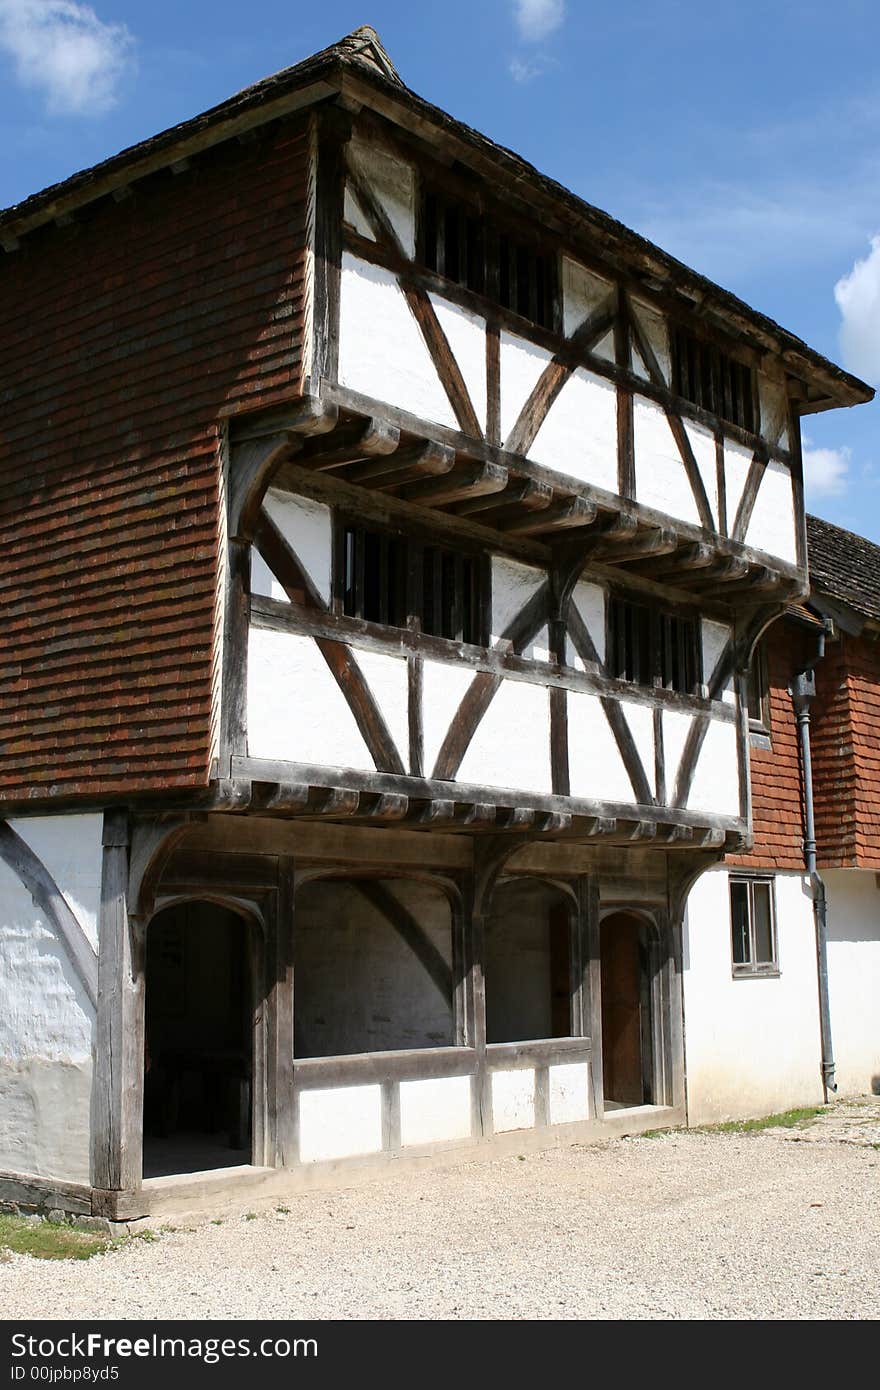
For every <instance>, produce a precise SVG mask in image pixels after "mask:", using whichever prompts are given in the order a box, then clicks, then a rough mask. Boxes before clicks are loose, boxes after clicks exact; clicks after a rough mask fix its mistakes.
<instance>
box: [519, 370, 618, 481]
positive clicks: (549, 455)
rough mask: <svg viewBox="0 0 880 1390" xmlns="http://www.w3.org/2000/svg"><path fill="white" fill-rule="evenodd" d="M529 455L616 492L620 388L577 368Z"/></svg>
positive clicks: (538, 460) (561, 471)
mask: <svg viewBox="0 0 880 1390" xmlns="http://www.w3.org/2000/svg"><path fill="white" fill-rule="evenodd" d="M528 458H530V459H532V460H533V461H534V462H535V463H540V464H542V465H543V467H545V468H553V469H555V470H556V472H557V473H567V474H568V475H569V476H570V477H572V478H578V479H579V480H580V481H581V482H584V483H589V484H591V485H592V486H593V487H599V488H602V489H604V491H605V492H612V493H616V492H617V490H618V484H617V390H616V387H615V386H614V383H613V382H610V381H606V380H605V378H604V377H600V376H596V375H595V374H594V373H593V372H588V371H587V370H586V368H585V367H577V368H576V369H575V371H573V372H572V374H571V376H570V377H569V378H568V380H567V381H566V383H565V385H564V386H563V388H562V390H561V391H560V393H559V395H558V396H557V397H556V400H555V401H554V402H553V404H552V405H551V407H550V409H549V411H548V412H547V418H546V419H545V420H544V423H543V424H542V425H541V428H540V429H539V430H538V433H537V435H536V436H535V440H534V443H533V444H532V447H531V448H530V449H529V451H528Z"/></svg>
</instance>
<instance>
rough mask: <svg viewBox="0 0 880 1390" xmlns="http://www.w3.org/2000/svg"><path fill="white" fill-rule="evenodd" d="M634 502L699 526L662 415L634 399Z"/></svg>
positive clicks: (647, 403)
mask: <svg viewBox="0 0 880 1390" xmlns="http://www.w3.org/2000/svg"><path fill="white" fill-rule="evenodd" d="M633 435H634V440H635V464H636V501H637V502H640V503H641V505H642V506H643V507H653V509H654V510H655V511H658V512H664V513H665V514H666V515H667V516H672V517H678V518H679V519H680V520H682V521H690V522H693V524H694V525H695V526H699V525H700V524H701V523H700V514H699V512H698V511H697V504H696V502H695V501H694V494H693V492H692V491H691V485H690V483H689V482H688V476H687V474H686V473H685V471H684V464H683V463H682V461H681V454H680V453H679V452H678V445H677V444H676V442H675V439H674V438H673V435H672V430H671V429H670V428H669V421H668V420H667V418H666V413H665V411H663V410H661V408H660V406H658V405H655V404H654V402H653V401H648V400H645V398H644V397H643V396H636V397H635V400H634V402H633Z"/></svg>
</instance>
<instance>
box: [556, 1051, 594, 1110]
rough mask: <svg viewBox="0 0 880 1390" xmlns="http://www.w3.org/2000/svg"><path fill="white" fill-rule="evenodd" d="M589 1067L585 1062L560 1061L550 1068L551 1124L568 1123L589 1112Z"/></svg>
mask: <svg viewBox="0 0 880 1390" xmlns="http://www.w3.org/2000/svg"><path fill="white" fill-rule="evenodd" d="M589 1087H590V1068H589V1064H588V1063H587V1062H562V1063H560V1064H559V1065H557V1066H553V1067H551V1068H550V1092H549V1097H548V1099H549V1102H550V1105H549V1109H550V1123H551V1125H570V1124H574V1123H575V1122H576V1121H577V1120H586V1119H587V1118H588V1117H589V1113H590V1102H589Z"/></svg>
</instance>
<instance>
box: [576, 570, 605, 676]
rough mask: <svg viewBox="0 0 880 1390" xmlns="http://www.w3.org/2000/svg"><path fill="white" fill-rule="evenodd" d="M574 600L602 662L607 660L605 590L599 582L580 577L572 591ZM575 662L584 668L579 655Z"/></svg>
mask: <svg viewBox="0 0 880 1390" xmlns="http://www.w3.org/2000/svg"><path fill="white" fill-rule="evenodd" d="M572 602H573V603H574V605H575V607H576V608H577V611H578V613H579V614H580V615H581V618H582V619H583V622H584V626H585V627H586V629H587V632H588V633H589V634H590V637H591V638H592V641H593V646H594V647H595V648H596V655H597V656H598V658H599V661H600V662H604V660H605V590H604V589H603V588H602V587H601V586H600V585H599V584H588V583H587V581H586V580H584V579H579V580H578V582H577V584H575V586H574V590H573V592H572ZM575 664H576V665H578V666H580V667H581V669H583V662H582V661H581V660H580V658H579V657H577V658H576V659H575Z"/></svg>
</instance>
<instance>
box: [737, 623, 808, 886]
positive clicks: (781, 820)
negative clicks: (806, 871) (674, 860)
mask: <svg viewBox="0 0 880 1390" xmlns="http://www.w3.org/2000/svg"><path fill="white" fill-rule="evenodd" d="M765 645H766V650H767V668H768V669H767V678H768V685H769V690H770V742H771V745H772V746H771V747H770V748H769V749H765V748H758V747H752V748H751V749H750V750H749V751H750V763H751V781H752V827H753V831H754V837H755V843H754V848H753V850H752V852H751V854H746V855H736V856H733V855H731V856H729V857H728V858H727V859H726V860H725V863H726V864H728V865H729V866H730V867H735V866H737V865H740V866H743V867H746V868H751V869H768V870H773V869H793V870H797V869H802V868H803V866H804V854H803V829H802V824H803V819H802V811H801V772H800V756H799V753H798V742H797V725H796V724H795V719H794V713H793V710H792V705H791V696H790V695H789V694H788V685H789V682H790V680H791V677H792V672H793V671H794V670H795V668H796V667H797V666H798V664H799V663H801V662H802V661H803V660H804V659H805V657H806V655H807V653H808V652H812V651H815V649H816V639H815V636H814V635H813V634H812V633H810V632H808V633H806V634H804V632H803V630H802V629H801V628H799V627H796V626H795V625H794V624H792V623H788V622H785V621H784V620H782V621H780V622H778V623H776V624H775V626H774V627H773V628H772V629H771V630H770V632H769V634H768V636H767V638H766V639H765Z"/></svg>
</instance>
